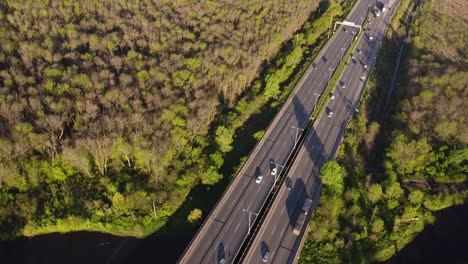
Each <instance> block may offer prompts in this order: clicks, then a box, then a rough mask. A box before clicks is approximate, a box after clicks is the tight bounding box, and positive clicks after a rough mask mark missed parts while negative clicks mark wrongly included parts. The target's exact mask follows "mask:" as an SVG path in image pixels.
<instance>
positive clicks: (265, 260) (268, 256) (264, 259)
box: [262, 250, 270, 262]
mask: <svg viewBox="0 0 468 264" xmlns="http://www.w3.org/2000/svg"><path fill="white" fill-rule="evenodd" d="M269 258H270V251H268V250H267V251H265V253H263V258H262V261H263V262H268V259H269Z"/></svg>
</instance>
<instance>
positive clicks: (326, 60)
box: [323, 56, 328, 64]
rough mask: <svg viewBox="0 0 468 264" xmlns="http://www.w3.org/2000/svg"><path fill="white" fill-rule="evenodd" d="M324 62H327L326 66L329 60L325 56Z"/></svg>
mask: <svg viewBox="0 0 468 264" xmlns="http://www.w3.org/2000/svg"><path fill="white" fill-rule="evenodd" d="M323 62H325V64H328V59H327V58H326V57H325V56H323Z"/></svg>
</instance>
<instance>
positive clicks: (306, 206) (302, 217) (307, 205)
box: [293, 112, 333, 236]
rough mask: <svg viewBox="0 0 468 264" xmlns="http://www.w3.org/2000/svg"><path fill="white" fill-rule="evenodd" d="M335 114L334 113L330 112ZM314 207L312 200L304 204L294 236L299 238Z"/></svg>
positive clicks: (295, 226)
mask: <svg viewBox="0 0 468 264" xmlns="http://www.w3.org/2000/svg"><path fill="white" fill-rule="evenodd" d="M330 113H333V112H330ZM311 207H312V200H311V199H307V200H305V202H304V204H303V205H302V210H301V212H300V215H299V218H297V221H296V224H295V225H294V229H293V234H294V235H296V236H298V235H299V234H300V233H301V230H302V227H303V226H304V222H305V220H306V217H307V214H308V213H309V211H310V208H311Z"/></svg>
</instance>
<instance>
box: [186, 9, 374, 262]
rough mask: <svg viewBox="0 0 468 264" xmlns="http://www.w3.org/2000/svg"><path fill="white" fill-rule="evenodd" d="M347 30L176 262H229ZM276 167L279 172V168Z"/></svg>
mask: <svg viewBox="0 0 468 264" xmlns="http://www.w3.org/2000/svg"><path fill="white" fill-rule="evenodd" d="M369 3H373V0H360V1H358V3H357V4H356V6H355V8H354V9H353V10H352V11H351V14H350V16H349V17H348V20H349V21H353V22H356V23H362V21H363V20H364V17H365V16H366V15H367V12H368V6H369ZM352 31H353V29H350V30H348V31H347V32H344V31H342V30H340V31H338V32H337V33H336V34H334V36H333V37H332V38H331V39H330V41H329V43H328V44H327V45H326V46H325V48H324V49H325V50H324V51H322V55H323V56H319V58H317V60H316V62H315V63H316V65H317V69H313V68H311V69H309V71H308V72H307V73H306V75H305V76H304V77H303V79H302V81H301V82H300V83H299V85H298V87H297V88H296V89H295V91H294V92H293V93H292V94H291V96H290V98H289V99H288V100H287V101H286V103H285V105H284V106H283V108H282V109H281V110H280V111H279V113H278V114H277V116H276V117H275V118H274V120H273V122H272V123H271V124H270V126H269V128H268V129H267V131H266V133H265V136H264V137H263V138H262V140H261V141H260V142H259V143H258V145H257V146H256V147H255V149H254V150H253V152H252V153H251V154H250V156H249V159H248V160H247V162H246V164H245V165H244V166H243V168H242V169H241V171H240V172H239V174H238V175H237V176H236V177H235V178H234V179H233V181H232V182H231V184H230V185H229V186H228V188H227V190H226V191H225V193H224V194H223V196H222V197H221V199H220V201H218V204H217V205H216V206H215V208H214V209H213V211H212V212H211V214H210V215H209V216H208V218H207V219H206V220H205V222H204V224H203V225H202V227H201V228H200V230H199V231H198V232H197V234H196V235H195V237H194V239H193V240H192V241H191V243H190V244H189V246H188V247H187V249H186V250H185V252H184V253H183V255H182V256H181V258H180V259H179V262H180V263H219V261H220V260H221V259H222V258H224V259H225V261H226V263H231V262H232V261H233V260H234V258H235V256H236V254H237V252H238V251H239V249H240V247H241V246H242V243H243V241H244V240H245V238H246V237H247V235H248V232H249V214H250V213H248V212H252V213H253V214H250V216H251V221H252V222H253V221H254V220H255V217H256V215H255V214H256V213H258V212H259V211H260V210H261V208H262V206H263V205H264V203H265V201H266V198H267V197H268V195H269V193H270V191H271V189H272V187H273V186H274V184H275V177H274V176H272V175H271V170H272V169H273V168H274V167H275V165H274V164H273V163H276V164H280V165H281V164H284V163H285V162H286V160H287V158H288V156H289V155H290V153H291V151H292V150H293V148H294V146H295V144H296V135H297V132H299V133H300V132H301V131H300V130H299V129H297V128H303V127H304V126H305V125H306V124H307V120H308V117H309V116H310V114H311V112H312V110H313V107H314V103H315V100H316V96H315V94H321V93H322V91H323V90H324V89H325V86H326V85H327V83H328V81H329V78H330V72H331V71H332V70H330V69H335V68H336V66H337V65H338V63H339V61H340V60H341V57H342V51H341V49H342V48H347V47H349V46H350V44H351V42H352V40H353V35H352ZM324 58H326V60H327V62H325V60H324ZM350 87H351V85H350ZM337 99H338V98H337ZM338 100H340V99H338ZM338 100H337V102H338ZM333 107H337V109H336V112H337V116H336V118H337V119H340V118H341V116H342V115H343V113H344V112H345V109H341V108H344V107H343V106H342V107H338V106H334V105H333ZM334 111H335V110H334ZM340 112H341V114H340ZM323 126H325V127H326V128H321V129H326V130H327V131H328V129H329V126H330V124H328V123H326V122H324V124H323ZM334 133H335V134H336V135H334V134H333V135H330V137H332V138H333V140H335V139H336V137H337V135H338V131H336V130H334ZM309 145H310V144H309ZM314 145H315V146H316V147H317V146H318V144H314ZM325 159H326V158H323V160H325ZM314 160H316V159H314ZM278 170H279V172H280V171H281V168H280V167H279V168H278ZM260 174H261V175H263V180H262V181H261V182H260V183H256V181H255V180H256V178H257V176H258V175H260Z"/></svg>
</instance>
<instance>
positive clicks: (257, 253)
mask: <svg viewBox="0 0 468 264" xmlns="http://www.w3.org/2000/svg"><path fill="white" fill-rule="evenodd" d="M305 144H308V145H310V146H311V147H312V148H315V147H320V146H321V144H318V142H317V139H316V138H314V137H307V139H306V142H305ZM306 151H307V150H306V148H301V153H304V152H306ZM312 153H314V154H315V155H316V156H317V157H318V155H319V151H313V152H312ZM299 156H300V157H302V156H304V155H303V154H299ZM305 160H309V159H308V158H307V159H305ZM301 165H302V166H301ZM303 166H304V165H303V163H302V162H295V163H294V165H293V168H291V172H290V173H289V175H290V176H289V177H290V179H291V181H292V184H293V186H296V187H293V188H292V190H291V191H288V190H287V189H286V188H285V187H284V186H282V187H281V189H280V195H279V197H278V198H279V200H278V201H280V200H281V201H280V202H278V203H277V202H275V204H274V207H273V209H274V210H273V212H274V216H273V217H268V218H267V219H266V220H265V223H264V224H266V225H267V226H269V227H270V228H271V229H269V230H267V231H261V232H262V234H263V233H265V232H268V234H273V233H276V232H273V231H275V230H272V229H274V225H276V224H274V225H270V224H269V223H270V222H271V221H272V219H275V220H273V221H274V223H277V222H278V221H283V222H284V224H283V225H284V226H286V227H289V228H291V230H292V225H293V224H294V222H295V221H291V219H290V217H282V216H283V215H284V213H287V212H288V210H289V212H288V213H289V214H290V215H291V216H293V215H294V216H295V215H296V214H295V211H294V210H297V209H298V207H300V206H298V203H297V200H298V199H299V196H298V190H299V189H298V188H297V185H298V182H297V180H298V179H300V177H303V175H301V173H302V171H303ZM288 198H289V199H288ZM278 205H279V206H282V209H281V211H280V210H278V209H277V206H278ZM288 208H289V209H288ZM299 209H300V208H299ZM292 220H295V219H292ZM288 222H289V223H288ZM291 222H292V223H291ZM281 226H282V225H281ZM277 231H278V230H277ZM259 237H260V236H259ZM263 240H264V242H265V241H266V244H267V245H270V247H271V249H272V250H273V249H274V248H277V247H278V245H275V244H274V242H275V241H278V243H279V242H280V240H278V239H274V237H273V238H270V237H267V236H265V237H264V239H263ZM254 247H255V249H254V250H253V251H251V252H253V254H254V255H253V256H252V258H246V260H247V263H252V262H253V261H255V260H256V259H258V260H260V259H261V255H262V250H261V249H262V248H261V244H260V243H259V244H255V245H254Z"/></svg>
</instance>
